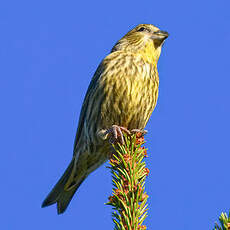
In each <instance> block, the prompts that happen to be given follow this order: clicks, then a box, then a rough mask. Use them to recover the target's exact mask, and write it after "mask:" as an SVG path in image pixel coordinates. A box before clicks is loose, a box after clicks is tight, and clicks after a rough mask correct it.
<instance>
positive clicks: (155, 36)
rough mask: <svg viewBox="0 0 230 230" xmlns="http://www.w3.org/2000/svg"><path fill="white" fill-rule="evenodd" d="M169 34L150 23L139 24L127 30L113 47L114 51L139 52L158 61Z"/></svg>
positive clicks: (150, 59)
mask: <svg viewBox="0 0 230 230" xmlns="http://www.w3.org/2000/svg"><path fill="white" fill-rule="evenodd" d="M168 36H169V34H168V33H167V32H165V31H162V30H160V29H159V28H157V27H155V26H153V25H151V24H140V25H138V26H136V27H135V28H134V29H132V30H131V31H129V32H128V33H127V34H126V35H125V36H124V37H123V38H121V39H120V40H119V41H118V42H117V43H116V44H115V46H114V47H113V49H112V52H114V51H118V50H121V51H127V52H133V53H139V54H142V55H143V56H145V57H146V58H148V59H149V61H156V62H157V61H158V59H159V57H160V53H161V47H162V45H163V43H164V41H165V39H166V38H167V37H168Z"/></svg>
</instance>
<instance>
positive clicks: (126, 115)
mask: <svg viewBox="0 0 230 230" xmlns="http://www.w3.org/2000/svg"><path fill="white" fill-rule="evenodd" d="M167 36H168V34H167V33H166V32H163V31H160V30H159V29H158V28H156V27H154V26H153V25H150V24H141V25H138V26H137V27H135V28H134V29H133V30H131V31H130V32H128V33H127V34H126V35H125V36H124V37H123V38H122V39H121V40H119V41H118V42H117V43H116V44H115V46H114V47H113V49H112V51H111V53H110V54H109V55H108V56H107V57H105V59H104V60H103V61H102V62H101V64H100V65H99V67H98V69H97V70H96V72H95V74H94V76H93V78H92V80H91V83H90V85H89V88H88V91H87V93H86V96H85V99H84V103H83V106H82V110H81V114H80V119H79V123H78V129H77V133H76V138H75V144H74V151H73V152H74V154H73V159H72V161H71V163H70V165H69V167H68V168H67V170H66V171H65V173H64V175H63V176H62V177H61V179H60V180H59V181H58V183H57V184H56V186H55V187H54V188H53V190H52V191H51V192H50V194H49V195H48V196H47V198H46V199H45V200H44V202H43V204H42V206H43V207H44V206H48V205H51V204H54V203H57V207H58V213H62V212H64V211H65V209H66V208H67V206H68V204H69V202H70V200H71V199H72V196H73V195H74V193H75V191H76V190H77V188H78V187H79V186H80V184H81V183H82V181H83V180H84V179H85V178H86V177H87V176H88V175H89V174H90V173H91V172H92V171H93V170H95V169H96V168H98V167H99V166H100V165H101V164H103V163H104V162H105V161H106V160H107V159H108V155H109V153H110V144H109V142H108V140H107V137H108V134H105V133H106V130H108V129H110V128H111V127H112V126H113V125H118V126H122V127H125V128H127V129H128V130H132V129H144V128H145V126H146V123H147V122H148V120H149V118H150V115H151V114H152V112H153V110H154V108H155V106H156V103H157V98H158V85H159V78H158V72H157V62H158V59H159V56H160V53H161V46H162V44H163V42H164V40H165V39H166V38H167Z"/></svg>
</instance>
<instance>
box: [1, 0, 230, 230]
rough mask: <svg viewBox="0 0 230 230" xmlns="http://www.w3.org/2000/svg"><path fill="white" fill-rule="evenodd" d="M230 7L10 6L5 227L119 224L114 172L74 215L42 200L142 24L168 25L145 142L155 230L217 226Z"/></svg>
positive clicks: (90, 189) (4, 80) (225, 203)
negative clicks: (113, 58) (81, 119)
mask: <svg viewBox="0 0 230 230" xmlns="http://www.w3.org/2000/svg"><path fill="white" fill-rule="evenodd" d="M229 8H230V2H229V0H225V1H224V0H220V1H214V0H209V1H208V0H204V1H199V0H193V1H182V0H174V1H171V0H165V1H148V0H146V1H130V0H129V1H121V0H117V1H88V0H85V1H82V2H81V3H79V2H77V1H65V2H64V1H44V0H43V1H42V0H41V1H25V0H21V1H4V2H2V3H1V7H0V28H1V36H0V44H1V46H0V63H1V68H0V76H1V78H0V87H1V90H0V98H1V99H0V100H1V121H0V122H1V167H0V175H1V178H2V179H1V182H2V189H1V191H0V195H1V209H0V216H1V223H0V225H1V228H2V229H6V230H14V229H34V230H36V229H43V230H45V229H56V230H59V229H113V223H112V220H111V207H109V206H106V205H104V203H106V202H107V197H108V196H109V195H110V194H111V189H112V185H111V175H110V172H109V170H108V169H106V167H105V166H106V165H103V166H102V167H101V168H100V169H98V170H97V171H95V172H94V173H93V174H92V175H90V176H89V177H88V179H87V180H86V181H85V182H84V183H83V184H82V186H81V187H80V189H79V190H78V192H77V193H76V195H75V197H74V199H73V200H72V202H71V204H70V206H69V208H68V210H67V211H66V213H65V214H64V215H61V216H58V215H57V214H56V207H55V206H52V207H49V208H46V209H41V208H40V205H41V202H42V201H43V199H44V198H45V196H46V195H47V193H48V192H49V191H50V189H51V188H52V186H53V185H54V184H55V183H56V181H57V180H58V179H59V177H60V176H61V174H62V173H63V171H64V169H65V168H66V167H67V165H68V163H69V162H70V159H71V157H72V147H73V142H74V136H75V131H76V128H77V121H78V116H79V113H80V109H81V104H82V101H83V98H84V95H85V92H86V90H87V86H88V84H89V82H90V79H91V77H92V75H93V73H94V71H95V70H96V68H97V65H98V64H99V63H100V61H101V60H102V59H103V58H104V57H105V56H106V55H107V54H108V53H109V51H110V49H111V48H112V46H113V45H114V43H115V42H116V41H117V40H118V39H119V38H121V37H122V36H123V35H124V34H125V33H126V32H127V31H129V30H130V29H131V28H133V27H134V26H135V25H137V24H139V23H152V24H154V25H156V26H159V27H160V28H161V29H162V30H167V31H168V32H169V33H170V37H169V38H168V39H167V41H166V43H165V45H164V47H163V51H162V55H161V58H160V61H159V75H160V93H159V100H158V105H157V108H156V110H155V111H154V113H153V115H152V117H151V119H150V121H149V123H148V125H147V129H148V131H149V133H148V135H147V136H146V140H147V144H146V146H147V148H148V149H149V150H148V155H149V158H148V159H147V165H148V167H149V169H150V175H149V177H148V179H147V185H146V187H147V191H148V194H149V197H150V198H149V212H148V213H149V216H148V217H147V219H146V225H147V227H148V229H158V230H161V229H162V230H163V229H168V228H170V229H175V230H178V229H186V230H193V229H212V227H213V224H214V222H215V221H216V220H217V218H218V215H219V214H220V213H221V212H222V211H228V210H229V208H230V196H229V192H230V180H229V162H230V139H229V132H230V131H229V130H230V122H229V118H230V106H229V102H230V92H229V85H230V68H229V66H230V59H229V53H230V45H229V44H230V14H229Z"/></svg>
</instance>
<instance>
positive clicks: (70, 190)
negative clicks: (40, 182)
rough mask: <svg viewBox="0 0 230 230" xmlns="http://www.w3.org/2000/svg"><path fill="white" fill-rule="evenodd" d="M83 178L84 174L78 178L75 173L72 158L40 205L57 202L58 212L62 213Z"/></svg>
mask: <svg viewBox="0 0 230 230" xmlns="http://www.w3.org/2000/svg"><path fill="white" fill-rule="evenodd" d="M84 179H85V176H81V177H79V178H78V176H77V175H76V162H75V158H73V159H72V161H71V162H70V164H69V166H68V168H67V169H66V171H65V172H64V174H63V175H62V177H61V178H60V180H59V181H58V182H57V184H56V185H55V186H54V188H53V189H52V190H51V192H50V193H49V194H48V196H47V197H46V199H45V200H44V201H43V203H42V207H46V206H49V205H52V204H55V203H57V212H58V214H61V213H63V212H64V211H65V210H66V208H67V207H68V205H69V203H70V201H71V199H72V197H73V195H74V193H75V192H76V190H77V189H78V187H79V186H80V185H81V183H82V182H83V180H84Z"/></svg>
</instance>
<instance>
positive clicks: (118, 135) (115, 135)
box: [98, 125, 131, 145]
mask: <svg viewBox="0 0 230 230" xmlns="http://www.w3.org/2000/svg"><path fill="white" fill-rule="evenodd" d="M122 132H124V133H126V134H128V135H130V134H131V133H130V131H129V130H128V129H126V128H125V127H122V126H118V125H112V127H111V128H109V129H107V130H101V131H99V133H98V134H99V135H100V136H101V137H102V138H103V139H107V137H108V135H109V136H110V138H109V142H110V143H111V144H114V143H115V142H117V141H118V139H119V140H120V142H121V144H122V145H123V144H124V143H125V141H124V135H123V133H122Z"/></svg>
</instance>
